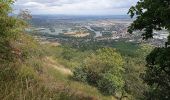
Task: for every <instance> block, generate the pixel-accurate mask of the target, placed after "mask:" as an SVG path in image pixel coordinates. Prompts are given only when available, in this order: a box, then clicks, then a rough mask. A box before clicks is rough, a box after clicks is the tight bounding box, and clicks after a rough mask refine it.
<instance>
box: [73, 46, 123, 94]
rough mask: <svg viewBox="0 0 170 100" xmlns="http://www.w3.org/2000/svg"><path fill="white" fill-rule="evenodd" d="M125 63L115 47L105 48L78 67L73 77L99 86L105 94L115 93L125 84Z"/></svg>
mask: <svg viewBox="0 0 170 100" xmlns="http://www.w3.org/2000/svg"><path fill="white" fill-rule="evenodd" d="M123 64H124V60H123V59H122V57H121V55H120V54H119V53H117V52H116V50H115V49H112V48H103V49H100V50H97V52H96V54H92V55H91V56H90V57H88V58H87V59H86V60H85V61H84V63H83V66H82V67H80V68H76V69H75V71H74V76H73V77H74V79H76V80H78V81H82V82H87V83H89V84H91V85H94V86H96V87H98V88H99V90H101V91H102V92H103V93H105V94H108V95H113V94H115V93H116V92H118V91H119V90H121V89H122V88H123V86H124V80H123V78H122V77H123V72H124V68H123Z"/></svg>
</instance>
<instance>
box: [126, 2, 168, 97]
mask: <svg viewBox="0 0 170 100" xmlns="http://www.w3.org/2000/svg"><path fill="white" fill-rule="evenodd" d="M128 13H129V14H130V15H131V17H134V16H135V17H136V19H135V21H134V22H133V23H132V24H131V26H130V27H129V32H130V33H132V32H133V31H135V30H140V31H143V34H142V36H143V39H148V38H152V37H153V31H154V30H162V29H163V28H164V29H167V30H170V0H140V1H139V2H137V4H136V6H132V7H131V8H130V9H129V12H128ZM167 40H168V41H167V42H166V46H165V47H159V48H158V47H157V48H155V49H154V50H153V51H152V52H151V53H150V54H149V55H148V56H147V58H146V62H147V65H146V67H147V68H146V73H145V74H144V75H143V79H144V81H145V82H146V83H147V84H148V85H149V86H150V91H149V92H146V94H145V95H146V99H147V100H169V99H170V80H169V79H170V74H169V73H170V53H169V52H170V51H169V50H170V47H168V45H169V44H170V36H169V37H168V39H167Z"/></svg>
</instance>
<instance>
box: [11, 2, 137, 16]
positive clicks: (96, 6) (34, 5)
mask: <svg viewBox="0 0 170 100" xmlns="http://www.w3.org/2000/svg"><path fill="white" fill-rule="evenodd" d="M137 1H138V0H17V2H16V3H15V4H14V11H16V12H17V11H19V10H21V9H22V10H23V9H28V10H29V11H30V12H31V14H64V15H126V14H127V12H128V9H129V8H130V7H131V6H132V5H135V4H136V2H137Z"/></svg>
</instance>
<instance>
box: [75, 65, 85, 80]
mask: <svg viewBox="0 0 170 100" xmlns="http://www.w3.org/2000/svg"><path fill="white" fill-rule="evenodd" d="M73 73H74V76H73V78H74V79H75V80H77V81H81V82H87V72H86V71H85V70H84V69H83V68H81V67H78V68H75V70H74V72H73Z"/></svg>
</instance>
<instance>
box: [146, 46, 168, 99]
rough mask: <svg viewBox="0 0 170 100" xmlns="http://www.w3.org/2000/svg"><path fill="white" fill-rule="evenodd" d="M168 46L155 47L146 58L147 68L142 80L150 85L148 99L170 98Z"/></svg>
mask: <svg viewBox="0 0 170 100" xmlns="http://www.w3.org/2000/svg"><path fill="white" fill-rule="evenodd" d="M169 55H170V48H155V49H154V50H153V51H152V52H151V53H150V54H149V55H148V57H147V58H146V60H147V70H146V74H145V75H144V80H145V82H146V83H147V84H149V85H151V87H152V93H150V96H149V97H148V99H151V98H152V99H163V100H168V99H169V98H170V91H169V89H170V74H169V73H170V56H169Z"/></svg>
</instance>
